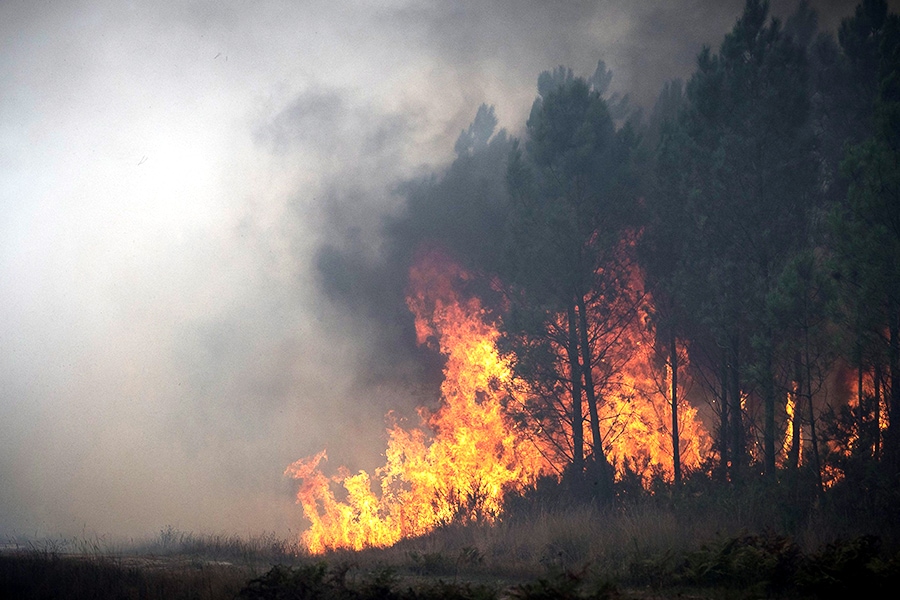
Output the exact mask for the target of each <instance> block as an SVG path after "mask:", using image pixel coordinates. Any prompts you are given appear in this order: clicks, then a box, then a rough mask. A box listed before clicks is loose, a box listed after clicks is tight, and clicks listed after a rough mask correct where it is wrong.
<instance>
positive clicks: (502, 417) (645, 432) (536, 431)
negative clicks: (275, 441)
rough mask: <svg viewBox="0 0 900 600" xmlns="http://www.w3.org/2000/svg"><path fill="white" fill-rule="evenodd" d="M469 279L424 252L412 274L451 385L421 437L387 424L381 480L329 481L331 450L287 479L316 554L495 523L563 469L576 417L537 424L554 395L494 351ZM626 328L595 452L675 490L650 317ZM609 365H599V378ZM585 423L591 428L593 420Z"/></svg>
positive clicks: (684, 418) (561, 392)
mask: <svg viewBox="0 0 900 600" xmlns="http://www.w3.org/2000/svg"><path fill="white" fill-rule="evenodd" d="M470 279H471V276H470V275H469V274H468V273H467V272H466V271H465V270H464V269H462V268H461V267H460V266H459V265H458V264H457V263H455V262H454V261H452V260H451V259H450V258H448V257H447V256H446V255H445V254H443V253H440V252H436V251H432V252H425V253H421V254H420V256H419V258H418V260H417V261H416V262H415V264H414V265H413V266H412V268H411V270H410V274H409V281H410V283H409V293H408V295H407V306H408V308H409V310H410V311H411V312H412V314H413V316H414V317H415V331H416V337H417V342H418V343H419V344H421V345H429V346H434V347H435V348H436V349H437V350H439V351H440V353H441V355H442V356H443V357H444V359H445V365H444V369H443V375H444V379H443V383H442V384H441V402H440V405H439V407H438V408H437V409H436V410H434V411H429V410H428V409H426V408H420V409H419V417H420V421H421V422H420V424H419V426H418V427H414V428H407V427H404V426H403V425H402V424H401V423H398V422H394V423H393V424H392V425H390V427H389V428H388V432H387V433H388V442H387V449H386V451H385V455H384V456H385V464H384V465H383V466H382V467H380V468H378V469H376V470H375V472H374V475H372V474H369V473H366V472H364V471H360V472H358V473H351V472H350V471H349V470H347V469H346V468H343V467H341V468H339V469H337V471H336V473H335V474H334V475H327V474H326V473H325V472H324V471H323V469H322V463H323V461H325V460H326V458H327V455H326V451H325V450H323V451H322V452H320V453H318V454H316V455H314V456H312V457H309V458H306V459H302V460H299V461H297V462H295V463H294V464H292V465H291V466H290V467H288V469H287V470H286V472H285V474H286V475H289V476H290V477H293V478H295V479H297V480H299V482H300V486H299V491H298V494H297V502H298V503H299V504H300V505H301V506H302V508H303V511H304V514H305V516H306V518H307V519H308V520H309V521H310V527H309V529H307V530H306V531H305V532H304V533H303V534H302V538H301V541H302V543H303V544H304V545H305V546H306V547H307V548H308V549H309V550H310V551H311V552H313V553H321V552H325V551H327V550H332V549H338V548H350V549H356V550H358V549H362V548H365V547H372V546H375V547H378V546H390V545H393V544H395V543H396V542H398V541H399V540H401V539H404V538H410V537H416V536H421V535H423V534H426V533H428V532H429V531H432V530H433V529H435V528H436V527H439V526H441V525H447V524H450V523H473V522H481V523H494V522H495V521H496V520H497V519H498V518H499V517H500V516H501V515H502V513H503V506H504V498H505V497H506V496H507V495H508V494H510V493H521V492H524V491H525V490H527V489H530V488H532V487H533V486H534V485H535V484H536V483H537V481H538V480H539V479H540V478H541V477H544V476H550V477H556V478H559V477H560V476H561V475H562V473H563V472H564V471H565V470H566V469H567V465H568V463H569V462H570V461H571V439H572V435H573V425H572V421H566V414H567V411H568V409H567V408H566V407H565V406H562V407H561V409H560V412H559V414H557V415H556V419H557V421H558V426H557V427H555V428H554V427H551V426H549V421H548V420H547V419H548V417H547V415H546V413H544V414H543V416H542V417H538V416H537V413H536V412H535V411H534V408H533V407H534V406H536V405H541V404H545V403H546V401H547V399H548V398H547V396H546V393H545V392H546V391H543V392H542V391H541V390H539V389H538V388H537V387H535V386H532V385H531V384H530V383H529V382H527V381H525V380H523V379H522V378H520V377H517V376H516V375H515V373H514V369H513V367H512V364H511V361H512V357H510V356H508V355H506V354H503V353H501V352H500V350H499V349H498V339H499V337H500V335H501V333H500V329H499V327H498V325H499V324H498V323H497V322H496V320H497V317H494V316H493V313H492V312H489V311H487V310H486V309H485V307H484V306H483V304H482V302H481V300H479V298H477V297H475V296H471V295H466V294H464V293H463V292H461V290H462V289H463V288H464V287H466V285H465V284H466V283H467V282H468V281H469V280H470ZM642 301H646V298H645V297H644V298H642ZM599 310H601V308H600V307H594V308H592V311H599ZM622 325H623V326H622V327H621V329H620V330H618V331H616V332H615V339H616V343H615V344H610V346H609V348H607V350H609V353H610V355H609V356H608V357H607V358H608V359H609V361H612V360H613V357H612V352H613V347H615V348H616V349H617V350H618V351H619V352H620V354H621V355H620V356H618V357H615V365H616V369H615V377H611V376H607V377H606V378H605V379H602V381H603V382H604V384H603V386H602V388H601V389H602V392H603V394H604V401H603V403H602V404H601V405H600V414H599V418H600V419H601V420H602V423H603V433H602V436H603V437H602V441H601V445H596V446H595V444H594V439H593V437H592V436H591V435H590V432H588V433H587V436H586V438H585V439H586V443H587V446H588V448H589V449H590V451H591V453H594V452H599V451H600V448H601V447H602V448H603V452H604V454H605V455H608V456H609V459H610V463H611V465H612V466H613V468H614V469H615V470H616V477H617V478H622V477H628V476H631V477H637V479H638V481H640V482H641V483H643V484H645V485H649V484H650V481H651V480H652V479H653V477H659V478H662V479H667V480H671V478H672V472H673V464H672V460H673V459H672V453H671V438H670V435H671V434H670V432H669V430H668V428H667V427H666V422H667V419H670V418H671V417H670V413H669V410H670V409H669V408H668V405H667V399H666V397H665V394H664V393H663V392H661V391H660V390H663V391H664V389H665V388H664V386H663V387H662V388H661V387H660V385H661V384H665V370H664V369H663V371H660V370H659V369H654V363H653V349H652V344H650V343H647V342H646V339H645V338H646V337H647V336H646V332H645V331H642V330H644V329H646V326H647V323H646V319H645V318H644V317H643V316H640V315H638V316H636V317H635V318H633V319H630V320H629V322H628V323H624V324H622ZM625 348H627V353H625V352H626V350H625ZM560 360H562V358H560ZM609 361H607V362H606V363H603V364H598V365H597V366H596V370H597V371H598V373H599V371H601V370H602V369H604V368H607V369H608V363H609ZM657 362H658V361H657ZM661 373H662V377H663V379H662V380H660V378H659V375H660V374H661ZM598 380H600V378H599V377H598ZM654 390H655V393H654ZM555 393H556V394H557V395H556V397H555V401H557V402H560V403H562V404H563V405H565V404H566V400H565V398H566V397H568V398H569V400H568V402H569V403H571V395H572V394H571V390H568V391H567V390H566V389H565V386H564V385H563V384H560V386H557V389H556V390H555ZM685 404H686V403H685ZM696 412H697V411H696V410H695V409H692V408H691V407H690V406H689V405H685V406H684V408H683V409H682V410H681V412H680V416H679V420H680V421H681V422H682V426H681V432H682V435H683V436H684V444H683V445H684V448H685V451H684V454H683V458H682V460H683V462H684V464H685V465H686V466H687V468H694V467H696V466H698V465H699V462H700V459H701V457H702V456H703V453H704V448H703V445H704V444H706V445H707V447H708V436H707V435H706V433H705V430H704V429H703V426H702V424H701V423H700V421H699V419H698V418H697V414H696ZM578 425H580V426H581V427H582V429H585V428H586V423H585V421H582V422H580V423H579V424H578Z"/></svg>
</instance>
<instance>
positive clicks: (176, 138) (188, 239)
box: [0, 0, 852, 539]
mask: <svg viewBox="0 0 900 600" xmlns="http://www.w3.org/2000/svg"><path fill="white" fill-rule="evenodd" d="M793 4H794V3H793V2H788V1H787V0H785V1H784V2H776V3H775V5H776V6H775V9H776V10H777V12H779V13H781V14H787V12H789V10H792V7H793ZM741 6H742V2H740V1H739V0H728V1H725V2H706V1H704V0H678V1H675V2H631V1H626V0H607V1H603V0H598V1H594V2H583V1H573V2H565V3H557V2H543V1H536V0H535V1H529V2H521V1H514V0H501V1H498V2H477V1H475V0H471V1H469V0H467V1H465V2H453V3H449V2H436V1H431V0H381V1H379V2H370V1H365V2H363V1H362V0H350V1H347V2H334V1H327V2H326V1H324V0H323V1H308V2H289V1H283V2H272V3H264V4H258V3H247V2H237V1H232V2H217V3H206V2H197V3H185V2H136V3H127V4H126V3H120V2H71V3H50V4H47V3H35V2H30V1H25V0H11V1H6V2H3V3H2V4H0V242H2V243H0V281H2V284H0V539H2V536H14V535H27V536H43V535H88V536H91V535H94V534H110V535H113V536H141V535H144V534H147V533H152V532H154V531H157V530H159V529H161V528H163V527H166V526H168V525H172V526H175V527H178V528H181V529H185V530H194V531H200V530H202V531H236V532H237V533H250V532H258V531H261V530H269V531H276V532H277V533H279V534H283V535H286V534H287V532H288V531H289V530H291V531H294V532H296V531H297V530H298V529H299V528H302V527H303V520H302V516H301V515H300V511H299V509H298V508H297V507H295V506H294V505H293V482H291V481H289V480H286V479H285V478H283V477H282V472H283V469H284V468H285V466H287V465H288V464H290V463H291V462H292V461H294V460H295V459H297V458H301V457H303V456H306V455H309V454H312V453H314V452H317V451H319V450H321V449H322V448H323V447H327V448H328V451H329V456H330V458H331V464H332V465H336V464H348V465H349V466H351V468H370V467H372V466H374V465H376V464H378V463H379V462H380V457H379V453H380V452H381V451H382V448H383V441H384V434H383V429H384V413H385V412H386V411H387V410H389V409H392V408H398V409H399V410H400V412H401V413H402V412H403V410H405V409H408V408H409V407H411V406H413V405H414V404H415V403H417V402H420V401H422V400H423V398H424V399H426V400H427V399H428V398H430V397H433V389H432V388H431V387H430V385H431V384H432V383H433V381H434V378H435V375H436V373H437V372H438V371H439V368H440V365H439V362H438V361H437V359H436V358H435V357H434V356H433V355H430V354H428V353H423V352H422V351H420V350H418V349H416V348H415V345H414V344H413V343H412V337H411V330H410V327H411V325H410V320H409V316H408V315H406V313H405V307H404V305H403V301H402V298H403V291H404V287H405V280H404V276H405V275H404V272H403V270H402V268H401V267H402V266H403V263H402V260H400V258H398V257H407V258H408V256H409V253H410V252H412V248H411V246H412V242H413V241H414V240H419V239H420V238H421V237H422V236H421V235H420V234H421V233H422V232H423V231H426V230H427V229H428V228H429V227H433V226H434V223H435V221H433V220H432V221H431V222H430V223H429V219H428V218H426V217H422V219H421V221H420V222H418V223H413V222H411V221H409V220H406V219H407V216H408V213H406V212H404V211H405V210H406V202H407V199H408V198H410V197H413V196H415V194H420V196H419V199H420V202H421V203H423V204H424V205H429V202H431V201H432V200H433V198H432V197H431V196H428V194H431V193H432V192H430V191H428V190H430V189H431V188H429V187H428V186H424V187H422V184H421V182H422V181H427V178H428V177H430V176H431V175H432V174H435V173H436V174H437V175H436V177H437V180H440V179H441V178H442V177H443V173H444V171H445V169H446V168H447V166H448V165H449V163H450V162H451V160H452V159H453V158H454V156H455V154H454V143H455V142H456V140H457V137H458V136H459V132H460V131H461V130H462V129H465V128H467V127H468V126H469V124H470V122H471V121H472V120H473V118H474V117H475V114H476V110H477V109H478V107H479V106H480V105H481V104H482V103H486V104H488V105H493V106H494V107H495V109H496V116H497V118H498V119H499V125H498V129H499V128H506V129H507V130H508V131H510V132H512V134H516V133H517V132H519V131H520V130H521V128H522V125H523V122H524V120H525V118H526V117H527V112H528V108H529V106H530V104H531V101H532V99H533V97H534V94H535V83H536V78H537V75H538V73H539V72H541V71H542V70H545V69H548V68H552V67H554V66H556V65H560V64H564V65H567V66H569V67H571V68H573V69H574V70H575V72H576V73H577V74H580V75H590V74H591V72H593V69H594V67H595V65H596V64H597V61H598V60H599V59H603V60H604V61H605V62H606V64H607V65H608V66H609V67H610V68H611V69H612V71H613V73H614V78H613V81H612V84H611V90H612V91H613V92H617V93H619V94H624V93H630V94H631V95H632V99H633V102H634V103H635V104H645V105H649V104H650V103H652V101H653V99H654V98H655V96H656V93H657V91H658V90H659V88H660V86H661V85H662V83H663V82H664V81H665V80H667V79H671V78H674V77H681V78H685V77H687V76H688V75H689V74H690V72H691V70H692V68H693V64H694V60H695V56H696V54H697V52H698V51H699V50H700V47H701V45H702V44H704V43H710V44H718V42H719V40H720V39H721V36H722V34H723V33H724V32H725V31H727V30H728V29H729V28H730V27H731V25H732V24H733V22H734V19H735V18H736V17H737V15H738V14H739V12H740V9H741ZM817 6H819V7H821V9H822V13H823V14H822V15H821V16H820V23H821V24H822V25H823V26H833V25H834V24H835V23H836V22H837V21H838V20H839V18H840V17H841V16H843V15H846V14H848V13H849V12H850V11H851V10H852V5H850V4H848V3H845V2H835V1H823V2H820V3H818V4H817ZM494 142H496V143H497V144H498V145H497V146H496V148H497V150H498V153H497V160H498V161H502V158H503V156H502V153H501V152H500V150H501V149H502V143H503V138H502V136H501V137H496V136H495V138H494ZM492 143H493V142H492ZM410 182H419V183H410ZM463 184H464V182H463V183H460V185H463ZM438 187H440V186H438ZM441 189H443V190H444V191H443V192H441V193H447V194H450V193H453V192H452V190H451V189H450V187H448V186H445V187H444V188H441ZM460 189H463V188H460ZM416 190H418V191H416ZM423 190H425V191H423ZM498 193H502V190H500V191H499V192H498ZM422 194H424V196H422ZM475 200H477V198H473V199H472V202H475ZM483 209H484V207H483V206H482V205H480V204H477V203H475V204H473V206H472V209H471V211H470V212H469V213H466V214H471V215H477V214H481V213H479V212H478V211H480V210H483ZM421 214H425V213H421ZM451 217H452V215H451ZM442 218H443V217H442ZM456 218H457V220H460V219H461V218H462V217H460V216H459V215H457V216H456ZM385 223H394V225H393V229H391V230H390V231H392V233H391V234H390V235H386V233H385V231H386V229H385ZM404 227H405V228H406V229H404ZM416 227H419V228H420V230H421V231H419V233H416V229H415V228H416ZM410 228H412V229H410ZM457 229H458V230H460V231H463V230H465V231H468V234H469V235H473V236H476V238H473V239H475V241H476V242H477V240H478V239H480V238H477V236H484V235H488V233H487V232H486V231H484V230H482V229H478V228H477V227H474V228H473V227H463V226H460V223H457V226H456V228H455V229H454V228H449V229H448V231H456V230H457ZM469 245H470V246H472V244H469ZM474 245H475V246H478V244H477V243H476V244H474ZM391 261H393V262H391Z"/></svg>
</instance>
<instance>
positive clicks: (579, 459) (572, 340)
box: [566, 303, 584, 477]
mask: <svg viewBox="0 0 900 600" xmlns="http://www.w3.org/2000/svg"><path fill="white" fill-rule="evenodd" d="M568 317H569V344H568V346H567V348H566V350H567V352H568V355H569V378H570V380H571V382H572V471H574V472H575V473H577V474H578V476H579V477H580V476H582V475H584V413H583V412H582V406H581V364H580V363H579V362H578V326H577V320H576V318H575V305H574V303H570V304H569V308H568Z"/></svg>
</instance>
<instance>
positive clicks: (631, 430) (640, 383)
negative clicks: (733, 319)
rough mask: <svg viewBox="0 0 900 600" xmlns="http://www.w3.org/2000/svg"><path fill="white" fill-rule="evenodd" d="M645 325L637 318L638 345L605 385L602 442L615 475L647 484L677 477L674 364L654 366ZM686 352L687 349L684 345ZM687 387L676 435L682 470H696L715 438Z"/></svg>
mask: <svg viewBox="0 0 900 600" xmlns="http://www.w3.org/2000/svg"><path fill="white" fill-rule="evenodd" d="M641 328H645V323H644V322H642V321H640V320H638V321H636V322H635V324H634V325H633V326H631V327H630V328H629V330H628V331H627V332H626V334H627V335H629V336H631V339H632V340H638V341H637V342H636V343H634V345H633V348H632V350H631V354H630V356H629V358H628V360H627V361H626V362H625V363H624V365H623V366H622V368H621V371H620V373H619V375H618V376H617V377H615V378H614V379H613V380H612V381H611V382H610V384H609V385H608V386H607V388H608V389H607V392H606V394H605V395H604V400H605V402H604V404H603V405H602V407H601V408H600V412H601V420H602V421H603V422H605V423H607V424H608V425H607V431H606V433H605V437H604V445H605V446H606V447H607V451H608V454H609V460H610V462H611V463H612V464H613V465H614V466H615V469H616V477H617V478H622V477H623V476H625V475H626V471H631V472H632V473H635V474H636V475H638V476H640V478H641V481H642V482H643V483H644V485H645V486H648V485H649V484H650V482H651V480H652V479H653V478H654V477H661V478H662V479H663V480H665V481H667V482H671V481H672V480H673V478H674V472H675V467H674V453H673V449H672V429H671V423H672V408H671V397H670V395H669V394H670V392H669V391H668V390H670V389H671V377H672V371H671V366H670V365H669V364H666V365H665V366H664V368H663V369H661V370H660V369H654V367H653V365H654V363H655V362H657V359H656V356H654V354H655V353H657V352H658V350H656V349H654V348H653V344H652V343H651V342H650V341H649V340H642V337H646V334H644V333H642V332H641ZM682 350H683V349H682ZM678 361H679V369H680V370H681V371H682V374H680V377H681V380H682V381H685V380H686V379H687V378H686V377H685V376H684V374H683V371H684V370H685V367H687V366H688V360H687V353H686V352H682V353H681V356H680V358H679V359H678ZM686 392H687V389H686V387H685V386H683V385H679V390H678V395H679V396H678V433H679V435H678V439H679V448H680V455H681V456H680V458H681V465H682V469H683V470H684V471H690V470H693V469H697V468H698V467H699V466H700V463H701V462H702V461H703V458H704V457H705V456H707V455H708V453H709V450H710V448H711V446H712V439H711V438H710V436H709V434H708V433H707V432H706V428H705V427H704V426H703V423H702V422H701V420H700V417H699V414H698V410H697V409H696V408H695V407H693V406H692V405H691V404H690V403H689V402H688V401H687V399H686Z"/></svg>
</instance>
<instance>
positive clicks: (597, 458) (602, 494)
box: [577, 294, 613, 501]
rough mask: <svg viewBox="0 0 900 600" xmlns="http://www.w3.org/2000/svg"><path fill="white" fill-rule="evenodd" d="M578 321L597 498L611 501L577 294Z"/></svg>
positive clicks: (581, 306)
mask: <svg viewBox="0 0 900 600" xmlns="http://www.w3.org/2000/svg"><path fill="white" fill-rule="evenodd" d="M577 301H578V319H579V325H580V327H579V333H580V335H581V370H582V372H583V373H584V395H585V398H586V399H587V405H588V412H589V413H590V416H591V437H592V438H593V440H594V448H593V450H594V462H595V463H596V467H597V470H598V476H599V478H600V481H599V482H598V491H597V493H598V496H599V498H600V499H601V500H603V501H611V500H612V497H613V485H612V484H613V471H612V467H611V466H610V464H609V461H607V460H606V453H605V452H604V451H603V438H602V437H601V436H600V415H599V413H598V411H597V391H596V388H595V387H594V376H593V373H592V369H591V366H592V364H593V360H592V352H591V345H590V339H589V336H588V320H587V307H586V306H585V302H584V296H583V295H581V294H579V295H578V296H577Z"/></svg>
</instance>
